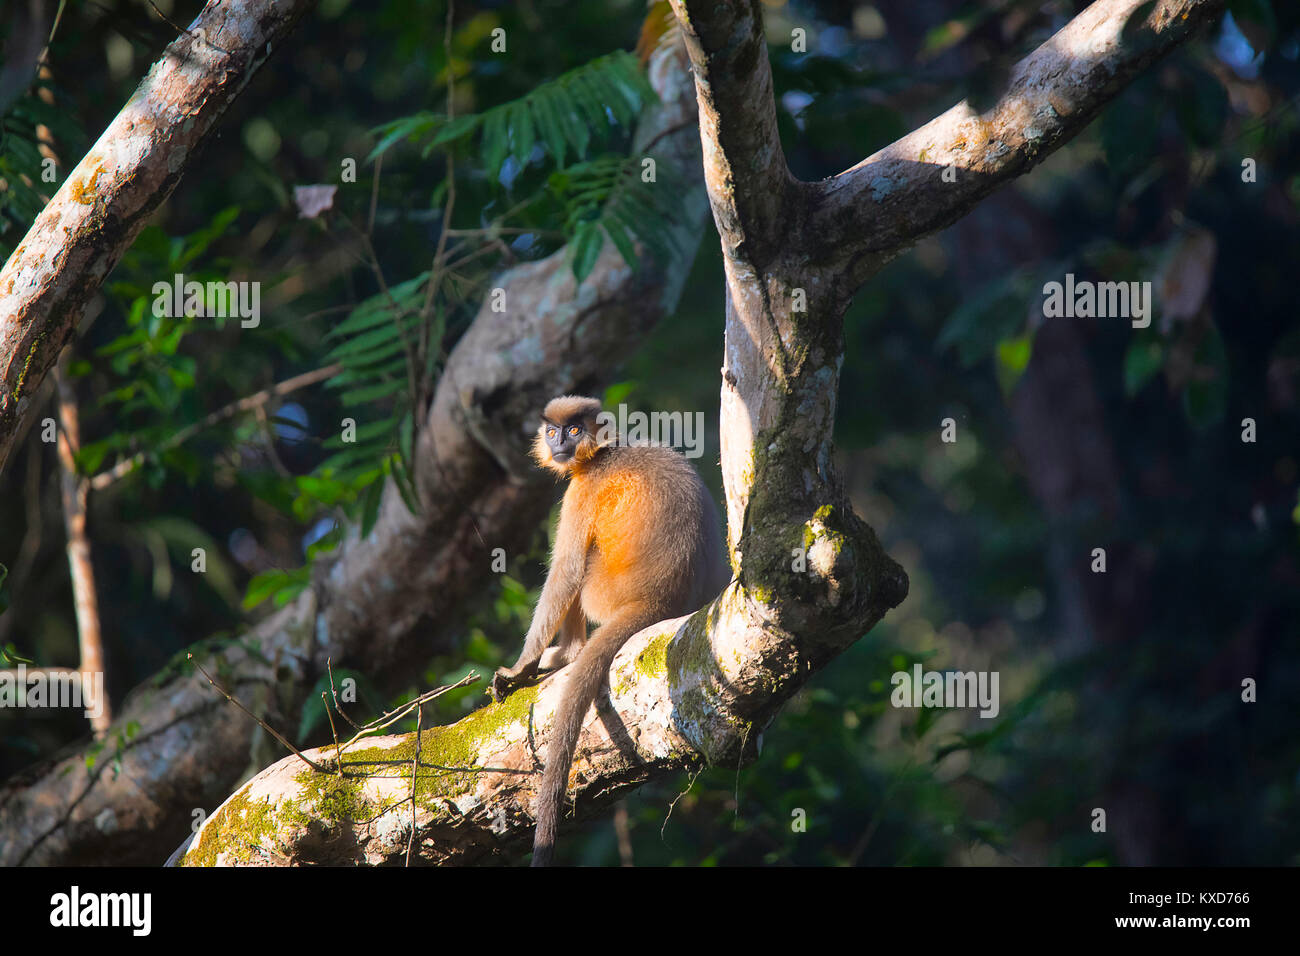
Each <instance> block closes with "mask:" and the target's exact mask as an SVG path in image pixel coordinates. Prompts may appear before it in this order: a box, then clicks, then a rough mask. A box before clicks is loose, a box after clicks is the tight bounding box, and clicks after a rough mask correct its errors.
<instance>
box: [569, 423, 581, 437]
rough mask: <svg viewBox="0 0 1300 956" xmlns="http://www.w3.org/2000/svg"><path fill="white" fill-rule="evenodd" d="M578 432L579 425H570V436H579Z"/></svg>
mask: <svg viewBox="0 0 1300 956" xmlns="http://www.w3.org/2000/svg"><path fill="white" fill-rule="evenodd" d="M578 431H579V428H578V426H577V425H570V426H569V434H570V435H577V434H578Z"/></svg>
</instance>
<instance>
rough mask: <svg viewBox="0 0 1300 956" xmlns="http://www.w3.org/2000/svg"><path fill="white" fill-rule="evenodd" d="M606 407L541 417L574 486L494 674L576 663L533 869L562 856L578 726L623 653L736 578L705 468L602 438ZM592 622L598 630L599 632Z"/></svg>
mask: <svg viewBox="0 0 1300 956" xmlns="http://www.w3.org/2000/svg"><path fill="white" fill-rule="evenodd" d="M599 414H600V402H599V401H597V400H596V399H594V398H583V397H581V396H576V395H564V396H561V397H560V398H556V399H552V400H551V401H550V402H549V403H548V404H547V406H546V410H545V411H543V412H542V425H541V428H540V429H538V432H537V438H536V440H535V441H534V443H533V455H534V457H536V459H537V462H538V464H540V465H541V466H542V467H543V468H549V469H550V470H551V471H554V472H556V473H557V474H559V475H562V476H566V477H567V478H568V479H569V487H568V490H567V491H566V492H565V494H564V501H563V503H562V504H561V505H560V523H559V527H558V528H557V529H556V533H555V547H554V549H553V551H552V553H551V568H550V571H549V573H548V574H547V576H546V584H545V585H543V587H542V596H541V599H540V600H539V601H538V602H537V608H536V610H535V611H534V612H533V620H532V623H531V624H530V625H529V627H528V636H527V638H525V640H524V649H523V652H522V653H520V655H519V659H518V660H517V661H515V663H514V666H513V667H510V668H504V667H503V668H501V669H500V670H498V671H497V672H496V675H495V676H494V677H493V679H492V696H493V697H494V698H496V699H497V700H501V699H502V698H503V697H504V696H505V695H506V694H507V693H509V692H510V691H511V690H512V689H513V688H514V687H516V686H518V685H520V684H524V683H528V682H530V681H531V680H532V679H533V678H535V677H536V675H537V673H538V670H539V669H541V668H545V667H547V666H554V667H564V666H565V665H570V666H569V667H567V669H566V670H565V672H564V675H563V677H562V678H561V679H562V680H563V681H564V689H563V691H562V694H561V697H560V705H559V707H558V708H557V709H556V712H555V721H554V724H553V725H552V727H551V730H550V734H549V740H548V743H547V747H546V754H545V760H546V766H545V771H544V773H543V776H542V784H541V786H540V787H539V788H538V790H537V800H536V804H535V807H534V811H535V812H534V816H535V817H536V819H537V833H536V836H535V838H534V842H533V866H546V865H548V864H549V863H550V861H551V855H552V853H553V851H554V848H555V828H556V824H557V822H558V820H559V815H560V805H561V804H562V802H563V800H564V795H565V793H566V792H567V790H568V784H569V768H570V766H571V765H572V763H573V752H574V749H575V747H576V746H577V743H578V733H579V731H581V729H582V720H583V718H584V717H585V716H586V715H587V708H588V707H590V706H591V705H592V704H593V703H595V700H596V695H597V693H598V692H599V691H600V687H601V684H602V683H603V682H604V681H605V678H606V676H607V675H608V673H609V666H610V664H612V663H613V661H614V655H615V654H617V653H618V650H619V648H620V647H622V646H623V644H624V643H625V642H626V641H627V639H628V638H629V637H631V636H632V635H633V634H635V633H636V632H637V631H639V630H641V629H642V628H645V627H648V626H650V625H651V624H654V623H656V622H658V621H663V620H667V619H668V618H672V617H680V616H681V615H683V614H689V613H690V612H692V611H696V610H698V609H699V608H701V607H703V606H704V605H705V604H707V603H708V602H709V601H710V600H712V599H713V598H715V597H716V596H717V595H718V594H719V593H720V592H721V591H722V588H723V586H724V585H725V584H726V583H727V579H728V577H729V572H728V570H727V567H726V564H725V563H724V561H723V547H722V535H721V528H720V523H719V521H718V512H717V509H716V507H715V506H714V504H713V498H712V497H711V496H710V495H709V492H708V489H707V488H705V487H704V482H702V481H701V480H700V478H699V476H698V475H697V474H696V473H695V469H693V468H692V467H691V466H690V464H689V463H687V461H686V459H685V458H683V457H682V456H681V455H680V454H678V453H677V452H676V451H674V450H673V449H671V448H666V447H661V446H653V445H651V446H640V445H618V444H615V443H612V442H609V443H605V444H601V442H600V437H599V436H600V430H601V425H600V423H599V422H598V421H597V416H598V415H599ZM588 620H591V621H592V622H593V623H595V624H597V625H598V626H597V627H596V629H595V631H593V632H592V635H591V638H590V639H588V638H587V621H588ZM557 629H558V630H559V632H560V640H559V644H558V646H557V647H555V648H550V647H549V645H550V643H551V640H552V638H554V637H555V633H556V630H557Z"/></svg>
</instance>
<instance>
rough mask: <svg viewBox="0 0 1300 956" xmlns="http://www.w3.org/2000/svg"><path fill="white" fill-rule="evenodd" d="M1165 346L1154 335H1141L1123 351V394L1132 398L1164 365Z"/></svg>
mask: <svg viewBox="0 0 1300 956" xmlns="http://www.w3.org/2000/svg"><path fill="white" fill-rule="evenodd" d="M1164 364H1165V348H1164V345H1163V343H1161V341H1160V340H1159V339H1158V338H1156V337H1155V336H1141V337H1138V338H1134V339H1133V341H1132V342H1131V343H1129V347H1128V350H1127V351H1125V353H1124V394H1125V395H1127V396H1129V397H1130V398H1132V397H1133V396H1134V395H1136V394H1137V393H1138V392H1140V391H1142V389H1143V387H1144V386H1145V385H1146V384H1147V382H1149V381H1151V378H1152V377H1153V376H1154V375H1155V374H1156V373H1157V372H1159V371H1160V369H1161V368H1163V367H1164Z"/></svg>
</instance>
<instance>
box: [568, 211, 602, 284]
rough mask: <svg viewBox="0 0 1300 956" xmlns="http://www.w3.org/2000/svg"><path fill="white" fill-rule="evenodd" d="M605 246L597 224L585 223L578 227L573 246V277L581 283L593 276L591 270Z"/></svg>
mask: <svg viewBox="0 0 1300 956" xmlns="http://www.w3.org/2000/svg"><path fill="white" fill-rule="evenodd" d="M604 244H605V237H604V235H603V233H601V231H600V227H599V226H598V225H597V224H596V223H594V222H584V223H582V224H581V225H580V226H578V230H577V232H575V233H574V236H573V242H572V243H571V246H572V256H573V277H574V278H575V279H577V280H578V281H579V282H582V280H583V279H585V278H587V276H588V275H590V274H591V270H592V268H593V267H594V266H595V265H596V259H597V258H599V256H600V250H601V247H602V246H603V245H604Z"/></svg>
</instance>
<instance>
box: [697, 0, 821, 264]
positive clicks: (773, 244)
mask: <svg viewBox="0 0 1300 956" xmlns="http://www.w3.org/2000/svg"><path fill="white" fill-rule="evenodd" d="M672 8H673V12H674V13H675V14H676V15H677V21H678V23H679V25H680V28H681V33H682V37H683V39H684V40H685V42H686V49H687V52H688V53H689V54H690V58H691V67H692V70H693V72H694V74H695V94H696V98H697V99H698V101H699V106H700V138H701V140H702V141H703V143H704V175H705V182H706V183H707V185H708V188H709V200H710V203H711V204H712V206H713V219H714V222H715V223H716V224H717V227H718V233H719V234H720V235H721V236H722V243H723V249H724V251H726V252H727V253H728V254H729V255H732V256H734V257H736V258H741V259H745V260H746V261H749V262H753V263H756V264H760V265H761V264H762V263H764V262H766V261H768V260H769V259H770V258H772V257H773V256H775V255H776V254H777V253H778V251H779V249H780V247H781V245H782V244H783V242H784V233H785V230H786V229H787V228H788V226H789V225H790V224H789V223H788V221H787V220H786V219H785V217H784V215H783V211H784V210H785V209H786V207H788V206H789V205H790V203H791V200H792V198H793V196H792V191H793V187H794V186H795V185H796V180H795V179H794V178H793V177H792V176H791V175H790V172H789V170H788V169H787V168H786V165H785V154H784V153H783V152H782V150H781V139H780V137H779V136H778V135H777V128H776V104H775V101H774V100H773V98H772V68H771V65H770V64H769V63H768V59H767V39H766V37H765V36H764V35H763V19H762V15H761V7H760V4H759V0H741V2H729V3H718V2H716V0H672Z"/></svg>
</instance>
